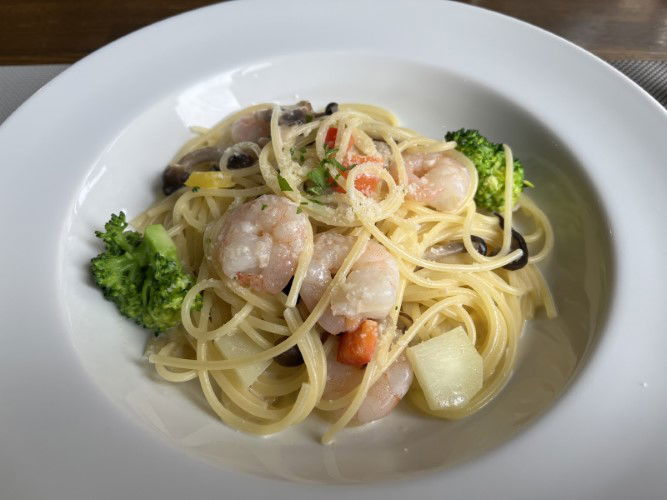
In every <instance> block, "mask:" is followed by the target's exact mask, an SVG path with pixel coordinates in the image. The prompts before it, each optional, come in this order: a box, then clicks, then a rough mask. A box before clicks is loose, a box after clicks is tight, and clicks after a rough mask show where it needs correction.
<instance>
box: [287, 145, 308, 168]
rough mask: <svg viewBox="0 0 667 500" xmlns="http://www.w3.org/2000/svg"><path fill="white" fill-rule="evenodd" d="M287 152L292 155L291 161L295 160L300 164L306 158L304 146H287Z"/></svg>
mask: <svg viewBox="0 0 667 500" xmlns="http://www.w3.org/2000/svg"><path fill="white" fill-rule="evenodd" d="M289 153H290V156H291V157H292V161H295V162H297V163H299V164H302V163H303V162H304V161H305V160H306V147H305V146H304V147H301V148H299V149H296V148H295V147H294V146H292V147H291V148H289Z"/></svg>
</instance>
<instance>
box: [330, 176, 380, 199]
mask: <svg viewBox="0 0 667 500" xmlns="http://www.w3.org/2000/svg"><path fill="white" fill-rule="evenodd" d="M341 175H342V176H343V177H345V178H346V179H347V171H345V172H341ZM328 182H329V185H330V186H331V189H333V190H334V191H335V192H337V193H344V192H345V189H343V188H342V187H340V186H339V185H338V184H336V181H334V179H333V178H332V177H329V179H328ZM378 184H380V178H379V177H375V176H374V175H368V174H361V175H360V176H359V177H357V178H356V179H355V180H354V187H355V188H357V191H361V192H362V193H363V194H364V195H366V196H372V195H373V194H374V193H375V191H376V190H377V187H378Z"/></svg>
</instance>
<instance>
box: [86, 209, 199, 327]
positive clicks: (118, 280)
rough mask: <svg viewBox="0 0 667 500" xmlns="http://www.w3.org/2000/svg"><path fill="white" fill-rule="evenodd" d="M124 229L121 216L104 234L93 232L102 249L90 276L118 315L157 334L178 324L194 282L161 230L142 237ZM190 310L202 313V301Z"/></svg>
mask: <svg viewBox="0 0 667 500" xmlns="http://www.w3.org/2000/svg"><path fill="white" fill-rule="evenodd" d="M126 227H127V222H126V221H125V214H124V213H123V212H121V213H120V214H119V215H115V214H113V215H111V219H110V220H109V222H107V223H106V224H105V226H104V229H105V232H101V231H95V235H96V236H97V237H98V238H100V239H101V240H102V241H103V242H104V244H105V246H106V249H105V251H104V252H102V253H100V254H99V255H98V256H97V257H94V258H93V259H92V260H91V264H90V270H91V272H92V274H93V278H94V279H95V282H96V283H97V284H98V286H99V287H100V288H101V289H102V292H103V293H104V297H105V298H106V299H107V300H110V301H111V302H114V303H115V304H116V306H117V307H118V309H119V311H120V312H121V314H123V315H124V316H127V317H128V318H130V319H133V320H134V321H135V322H136V323H138V324H139V325H141V326H143V327H144V328H148V329H149V330H152V331H154V332H155V333H156V334H157V333H160V332H162V331H164V330H167V329H168V328H171V327H173V326H176V325H178V324H179V323H180V321H181V303H182V302H183V298H184V297H185V294H186V293H187V291H188V290H189V289H190V288H191V287H192V285H193V284H194V279H193V278H192V276H190V275H188V274H186V273H185V272H184V271H183V267H182V266H181V263H180V261H179V259H178V255H177V252H176V246H175V245H174V242H173V241H172V239H171V237H170V236H169V234H168V233H167V231H166V230H165V228H164V227H162V225H160V224H154V225H151V226H148V227H147V228H146V230H145V231H144V235H143V236H142V235H141V234H139V233H137V232H135V231H125V228H126ZM193 308H194V309H196V310H198V309H200V308H201V296H197V299H196V300H195V302H194V304H193Z"/></svg>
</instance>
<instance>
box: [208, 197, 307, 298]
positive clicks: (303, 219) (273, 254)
mask: <svg viewBox="0 0 667 500" xmlns="http://www.w3.org/2000/svg"><path fill="white" fill-rule="evenodd" d="M297 208H298V207H297V205H296V204H295V203H294V202H292V201H290V200H288V199H287V198H285V197H283V196H277V195H274V194H265V195H262V196H260V197H259V198H257V199H255V200H253V201H249V202H246V203H244V204H243V205H241V206H239V207H237V208H235V209H233V210H231V211H230V212H228V213H227V215H226V216H225V220H224V221H223V222H222V224H221V226H220V228H219V230H218V231H217V234H215V235H213V236H212V252H211V258H212V260H213V264H214V266H215V267H216V269H218V272H221V273H222V274H224V275H225V276H227V277H229V278H233V279H236V280H238V281H239V283H241V285H243V286H246V287H250V288H252V289H253V290H256V291H259V292H268V293H278V292H279V291H281V290H282V289H283V288H284V287H285V285H287V283H288V282H289V280H290V278H291V277H292V276H293V275H294V270H295V269H296V265H297V261H298V259H299V255H300V254H301V252H302V251H303V248H304V242H305V241H306V236H307V234H308V231H309V224H310V223H309V222H308V217H307V216H306V215H304V214H300V213H297Z"/></svg>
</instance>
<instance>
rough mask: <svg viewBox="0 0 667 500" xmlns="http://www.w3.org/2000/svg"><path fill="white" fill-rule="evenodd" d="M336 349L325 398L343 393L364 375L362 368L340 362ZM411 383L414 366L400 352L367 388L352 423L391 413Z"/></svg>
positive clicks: (330, 357) (329, 361)
mask: <svg viewBox="0 0 667 500" xmlns="http://www.w3.org/2000/svg"><path fill="white" fill-rule="evenodd" d="M336 351H337V349H332V351H331V352H330V353H329V355H328V356H327V382H326V385H325V386H324V393H323V394H322V399H329V400H330V399H337V398H340V397H342V396H344V395H345V394H347V393H348V392H350V391H351V390H353V389H354V388H355V387H356V386H358V385H359V384H360V383H361V379H362V378H363V376H364V369H363V368H358V367H356V366H350V365H345V364H343V363H340V362H338V361H337V360H336ZM411 383H412V367H411V366H410V363H409V362H408V360H407V358H406V357H405V355H403V354H401V355H400V356H399V357H398V359H396V361H394V363H392V364H391V365H390V366H389V368H387V370H385V372H384V373H383V374H382V376H381V377H380V378H379V379H378V380H377V382H375V384H373V385H372V386H371V388H370V389H369V390H368V393H367V394H366V399H364V402H363V403H362V404H361V406H360V407H359V410H357V413H356V415H355V416H354V418H353V419H352V423H355V424H365V423H368V422H372V421H373V420H378V419H381V418H383V417H386V416H387V415H389V413H390V412H391V410H393V409H394V407H395V406H396V405H397V404H398V402H399V401H400V400H401V399H402V398H403V396H405V394H406V393H407V392H408V389H410V384H411Z"/></svg>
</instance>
